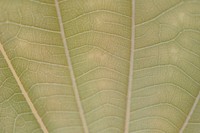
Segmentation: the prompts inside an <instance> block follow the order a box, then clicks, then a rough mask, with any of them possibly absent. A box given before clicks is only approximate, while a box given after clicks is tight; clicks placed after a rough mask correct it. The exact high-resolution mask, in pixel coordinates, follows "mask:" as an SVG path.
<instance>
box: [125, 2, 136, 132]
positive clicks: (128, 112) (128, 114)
mask: <svg viewBox="0 0 200 133" xmlns="http://www.w3.org/2000/svg"><path fill="white" fill-rule="evenodd" d="M131 30H132V32H131V33H132V35H131V53H130V67H129V81H128V90H127V105H126V118H125V129H124V133H128V132H129V121H130V112H131V90H132V80H133V65H134V62H133V61H134V43H135V0H132V26H131Z"/></svg>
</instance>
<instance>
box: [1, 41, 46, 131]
mask: <svg viewBox="0 0 200 133" xmlns="http://www.w3.org/2000/svg"><path fill="white" fill-rule="evenodd" d="M0 51H1V53H2V54H3V57H4V59H5V60H6V62H7V64H8V67H9V69H10V70H11V72H12V74H13V76H14V78H15V80H16V82H17V84H18V86H19V88H20V90H21V92H22V94H23V96H24V97H25V99H26V101H27V103H28V105H29V107H30V109H31V111H32V113H33V115H34V116H35V118H36V120H37V122H38V123H39V125H40V127H41V129H42V130H43V132H44V133H49V132H48V130H47V128H46V126H45V125H44V123H43V121H42V119H41V118H40V115H39V114H38V112H37V110H36V109H35V107H34V105H33V103H32V101H31V99H30V98H29V96H28V94H27V92H26V90H25V88H24V86H23V84H22V82H21V81H20V79H19V77H18V75H17V73H16V72H15V69H14V67H13V65H12V63H11V61H10V59H9V58H8V56H7V54H6V52H5V50H4V48H3V45H2V44H1V43H0Z"/></svg>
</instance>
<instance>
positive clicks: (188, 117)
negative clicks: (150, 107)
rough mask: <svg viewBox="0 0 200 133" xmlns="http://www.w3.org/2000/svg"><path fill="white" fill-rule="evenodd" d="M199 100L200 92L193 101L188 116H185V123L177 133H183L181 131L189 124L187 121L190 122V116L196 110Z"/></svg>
mask: <svg viewBox="0 0 200 133" xmlns="http://www.w3.org/2000/svg"><path fill="white" fill-rule="evenodd" d="M199 100H200V92H199V94H198V96H197V97H196V99H195V101H194V104H193V105H192V108H191V110H190V112H189V114H188V116H187V118H186V120H185V122H184V123H183V126H182V127H181V129H180V132H179V133H183V131H184V130H185V128H186V127H187V125H188V123H189V120H190V118H191V116H192V114H193V113H194V110H195V109H196V107H197V104H198V102H199Z"/></svg>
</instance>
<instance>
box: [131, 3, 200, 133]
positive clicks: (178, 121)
mask: <svg viewBox="0 0 200 133" xmlns="http://www.w3.org/2000/svg"><path fill="white" fill-rule="evenodd" d="M199 7H200V3H199V1H198V0H173V1H170V0H165V1H164V0H159V1H155V0H149V1H148V0H136V31H135V32H136V36H135V52H134V53H135V55H134V57H135V58H134V78H133V79H134V80H133V89H132V101H131V105H132V106H131V107H132V109H131V121H130V132H131V133H179V132H180V133H182V132H184V133H198V132H199V131H200V129H199V120H200V117H199V114H198V112H199V89H200V58H199V57H200V39H199V38H200V31H199V20H200V18H199V13H200V8H199Z"/></svg>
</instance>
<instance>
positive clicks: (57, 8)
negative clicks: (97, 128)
mask: <svg viewBox="0 0 200 133" xmlns="http://www.w3.org/2000/svg"><path fill="white" fill-rule="evenodd" d="M55 6H56V11H57V16H58V20H59V25H60V32H61V37H62V42H63V45H64V48H65V55H66V58H67V62H68V65H69V70H70V77H71V80H72V86H73V90H74V94H75V98H76V101H77V106H78V109H79V114H80V118H81V121H82V123H83V129H84V132H85V133H89V130H88V126H87V123H86V119H85V115H84V111H83V107H82V104H81V100H80V95H79V92H78V87H77V83H76V79H75V76H74V71H73V67H72V63H71V59H70V54H69V50H68V46H67V41H66V38H65V31H64V26H63V20H62V16H61V12H60V6H59V2H58V0H55Z"/></svg>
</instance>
